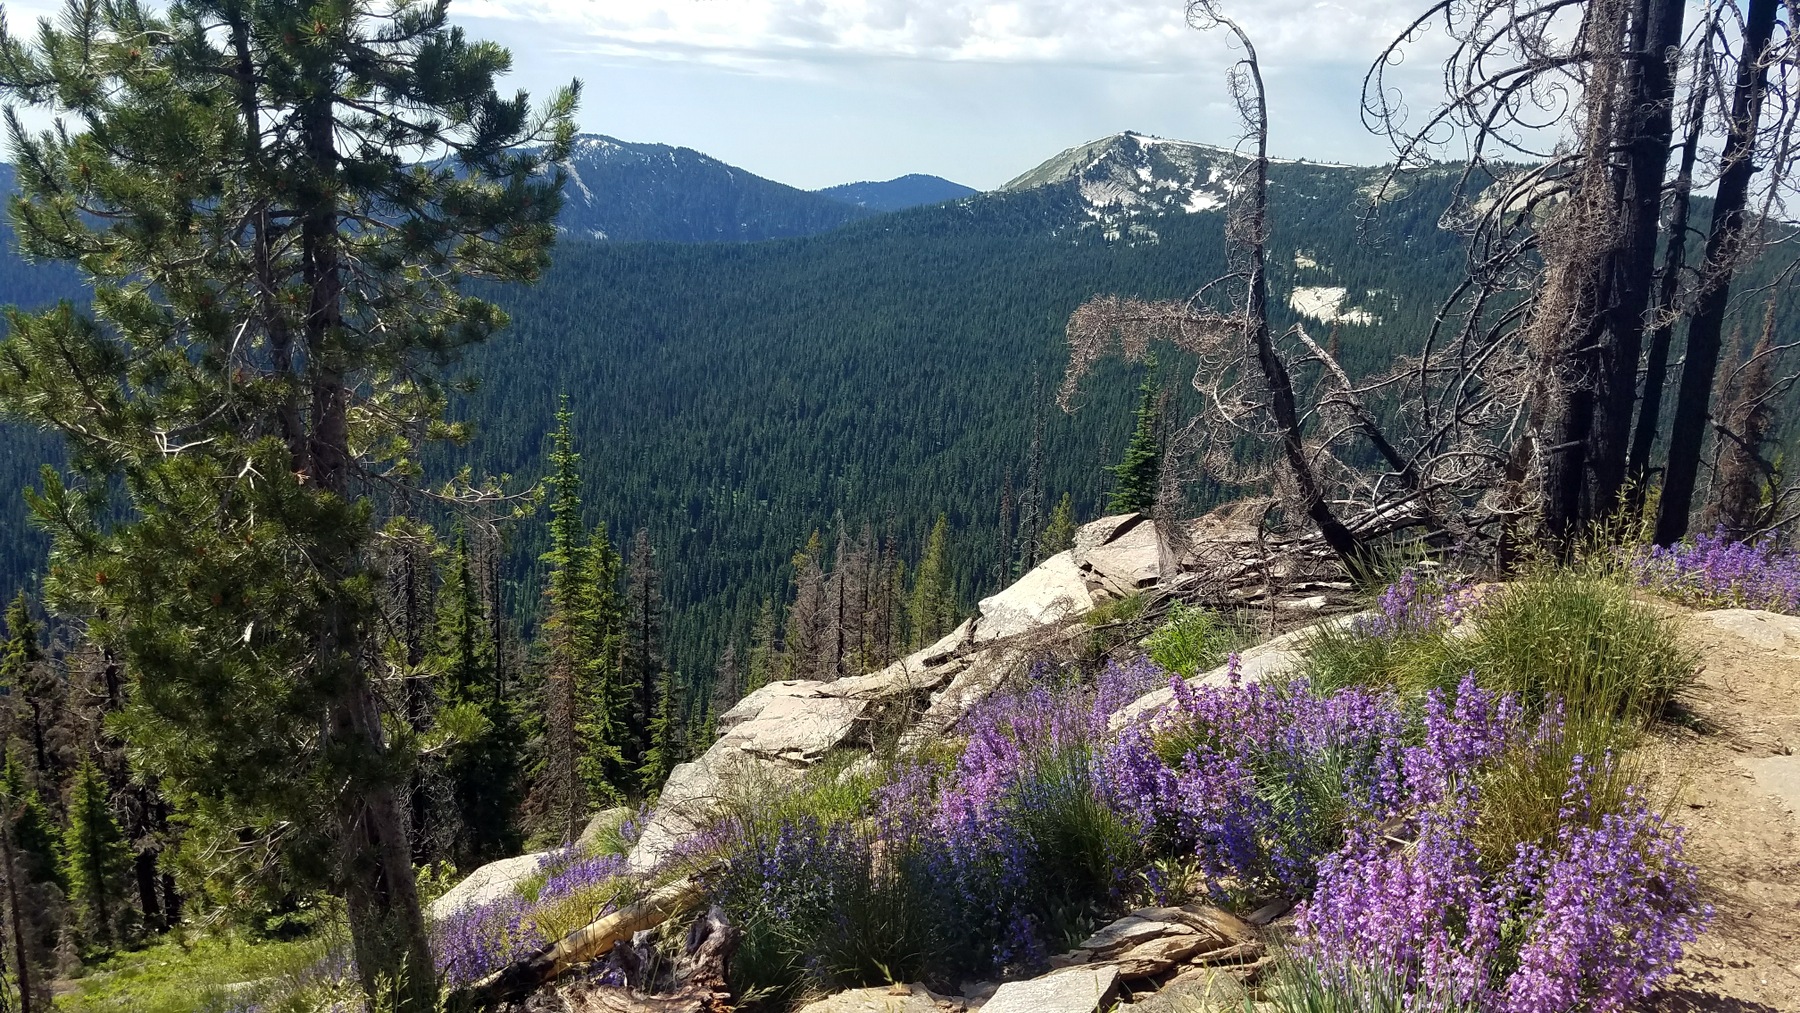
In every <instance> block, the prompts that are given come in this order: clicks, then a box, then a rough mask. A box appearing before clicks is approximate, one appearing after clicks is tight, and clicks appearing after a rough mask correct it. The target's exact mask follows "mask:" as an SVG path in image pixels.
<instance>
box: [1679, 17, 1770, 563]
mask: <svg viewBox="0 0 1800 1013" xmlns="http://www.w3.org/2000/svg"><path fill="white" fill-rule="evenodd" d="M1780 7H1781V5H1780V3H1779V2H1778V0H1750V7H1749V11H1748V13H1746V15H1745V18H1744V42H1743V48H1742V52H1741V54H1740V56H1739V58H1738V73H1737V83H1736V86H1735V87H1734V88H1733V91H1732V98H1731V123H1730V124H1729V132H1728V135H1727V140H1726V144H1725V152H1724V155H1723V156H1722V159H1721V161H1722V165H1721V172H1720V174H1719V188H1718V195H1717V196H1716V197H1715V198H1714V201H1713V215H1712V229H1711V231H1710V232H1709V233H1708V234H1707V237H1706V259H1705V262H1704V266H1703V267H1702V269H1701V278H1700V285H1701V290H1700V295H1699V298H1698V299H1696V300H1695V305H1694V313H1693V317H1692V318H1691V320H1690V321H1689V323H1688V338H1687V358H1686V360H1685V361H1684V362H1683V363H1682V368H1681V392H1680V394H1679V395H1678V396H1677V397H1676V399H1675V428H1674V431H1673V432H1672V433H1671V434H1670V437H1669V466H1668V471H1667V474H1666V475H1665V476H1664V479H1663V491H1662V501H1661V503H1660V504H1659V507H1658V512H1657V516H1656V534H1655V541H1656V544H1658V545H1669V544H1671V543H1673V542H1677V541H1680V540H1681V538H1682V536H1684V535H1686V534H1687V530H1688V517H1689V514H1690V513H1691V512H1692V510H1693V505H1694V485H1695V481H1696V479H1697V478H1698V477H1699V471H1700V448H1701V444H1702V443H1703V442H1704V440H1705V437H1706V421H1707V417H1708V412H1709V406H1710V402H1711V399H1712V390H1713V382H1714V380H1715V378H1716V377H1717V374H1718V369H1719V342H1720V337H1721V335H1722V334H1723V331H1724V326H1725V311H1726V309H1727V308H1728V306H1729V304H1730V301H1731V276H1732V271H1733V268H1734V263H1735V261H1736V258H1737V257H1738V256H1739V255H1740V252H1741V251H1740V249H1739V246H1740V242H1741V240H1742V238H1743V233H1744V225H1745V220H1746V214H1745V204H1746V202H1747V200H1748V198H1749V194H1750V177H1751V176H1752V175H1753V174H1755V172H1756V166H1755V164H1754V163H1753V161H1752V158H1751V156H1752V155H1753V154H1754V152H1755V148H1756V133H1757V121H1758V119H1759V118H1760V117H1761V115H1762V103H1763V96H1764V94H1766V92H1767V90H1768V68H1767V67H1766V66H1765V65H1764V63H1763V61H1764V59H1765V58H1766V56H1767V54H1768V50H1769V41H1770V38H1771V37H1772V36H1773V34H1774V30H1775V16H1776V14H1777V12H1778V11H1779V10H1780Z"/></svg>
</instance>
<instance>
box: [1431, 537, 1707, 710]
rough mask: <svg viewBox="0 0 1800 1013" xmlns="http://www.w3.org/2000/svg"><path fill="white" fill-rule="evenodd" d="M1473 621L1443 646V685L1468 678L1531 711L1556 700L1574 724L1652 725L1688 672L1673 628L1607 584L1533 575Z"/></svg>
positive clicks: (1566, 575) (1689, 664) (1487, 604)
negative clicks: (1469, 629) (1516, 697)
mask: <svg viewBox="0 0 1800 1013" xmlns="http://www.w3.org/2000/svg"><path fill="white" fill-rule="evenodd" d="M1478 616H1479V618H1478V621H1477V622H1476V623H1475V626H1474V632H1473V633H1472V634H1471V635H1468V636H1455V637H1446V638H1444V648H1445V650H1444V661H1443V667H1442V670H1441V676H1442V677H1443V678H1444V679H1446V680H1448V679H1454V678H1455V677H1456V676H1457V674H1459V673H1462V672H1467V671H1471V670H1472V671H1474V672H1475V673H1476V674H1477V676H1478V678H1479V679H1480V680H1481V683H1482V685H1484V686H1488V687H1490V688H1494V689H1498V690H1501V691H1504V692H1509V693H1518V694H1520V695H1521V696H1522V697H1523V698H1524V699H1525V700H1526V701H1527V702H1528V703H1530V704H1532V705H1533V706H1542V705H1544V704H1545V703H1547V702H1548V701H1550V700H1552V699H1555V700H1560V701H1562V704H1563V706H1564V707H1566V708H1567V713H1568V715H1569V716H1570V718H1572V719H1577V720H1581V721H1586V720H1588V719H1589V718H1590V717H1593V718H1611V717H1618V718H1623V719H1626V720H1627V721H1629V722H1638V723H1641V722H1644V721H1648V720H1650V719H1653V718H1655V717H1658V716H1660V715H1661V714H1662V713H1663V712H1664V711H1665V709H1666V707H1667V706H1668V703H1669V700H1670V699H1671V697H1672V696H1673V695H1674V693H1675V690H1676V689H1677V688H1679V687H1680V686H1681V684H1682V683H1683V682H1684V681H1685V680H1686V679H1687V678H1688V677H1689V676H1690V675H1691V674H1692V673H1693V671H1694V667H1695V660H1694V658H1693V657H1692V656H1691V655H1690V653H1689V652H1688V651H1687V649H1686V648H1684V647H1683V646H1682V644H1681V642H1680V640H1679V638H1678V636H1677V633H1676V630H1675V627H1674V625H1673V623H1672V622H1670V621H1669V620H1668V619H1667V618H1665V617H1663V616H1661V615H1658V614H1657V613H1656V612H1655V611H1653V610H1651V609H1650V608H1648V607H1646V606H1644V605H1643V604H1641V603H1639V602H1636V601H1633V600H1632V598H1631V593H1630V592H1629V591H1628V590H1627V589H1626V588H1624V587H1622V586H1620V585H1619V584H1616V583H1614V582H1612V581H1609V580H1604V579H1599V578H1595V577H1591V576H1583V575H1580V574H1574V573H1570V572H1567V571H1550V572H1546V573H1541V574H1537V575H1534V576H1532V577H1530V578H1528V579H1526V580H1522V581H1520V582H1518V583H1516V584H1514V585H1512V586H1511V587H1509V588H1508V589H1507V590H1506V592H1505V593H1503V594H1497V595H1492V596H1490V600H1487V601H1484V602H1483V603H1482V605H1481V606H1480V609H1479V613H1478Z"/></svg>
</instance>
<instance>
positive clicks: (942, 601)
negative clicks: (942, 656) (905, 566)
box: [908, 514, 956, 650]
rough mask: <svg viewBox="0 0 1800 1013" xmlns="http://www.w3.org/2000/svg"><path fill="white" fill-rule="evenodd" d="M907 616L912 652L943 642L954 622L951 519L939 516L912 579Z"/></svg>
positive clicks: (954, 586)
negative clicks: (910, 623) (910, 621)
mask: <svg viewBox="0 0 1800 1013" xmlns="http://www.w3.org/2000/svg"><path fill="white" fill-rule="evenodd" d="M908 612H909V613H910V617H911V620H912V645H913V648H914V649H915V650H917V649H919V648H922V647H929V646H931V645H932V644H935V643H937V642H938V641H939V640H942V639H943V638H944V636H945V635H946V634H948V633H949V632H950V630H951V629H952V628H953V626H954V624H955V622H956V585H955V582H954V581H953V579H952V578H951V574H950V518H949V517H947V516H945V515H943V514H939V515H938V519H937V523H936V524H933V525H932V526H931V535H930V537H929V538H927V539H926V542H925V555H924V556H923V557H922V558H921V559H920V560H919V569H918V571H917V573H916V574H915V575H914V576H913V588H912V598H911V600H910V602H909V606H908Z"/></svg>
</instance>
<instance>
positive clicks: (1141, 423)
mask: <svg viewBox="0 0 1800 1013" xmlns="http://www.w3.org/2000/svg"><path fill="white" fill-rule="evenodd" d="M1135 414H1136V416H1137V428H1136V429H1135V430H1133V432H1132V434H1131V442H1130V443H1129V444H1127V445H1126V447H1125V457H1124V459H1122V460H1121V461H1120V462H1119V463H1118V464H1116V465H1114V466H1112V467H1110V468H1108V469H1107V470H1108V471H1110V472H1112V474H1113V492H1112V498H1111V499H1110V500H1109V501H1108V502H1107V509H1108V510H1111V511H1112V512H1113V513H1149V512H1150V511H1151V510H1152V509H1154V508H1155V506H1156V494H1157V490H1158V489H1159V487H1160V482H1161V478H1162V393H1161V391H1160V389H1159V388H1158V387H1157V383H1156V357H1155V355H1154V354H1152V355H1151V356H1150V358H1149V359H1148V360H1147V361H1146V363H1145V368H1144V381H1143V383H1141V384H1139V385H1138V406H1137V411H1136V413H1135Z"/></svg>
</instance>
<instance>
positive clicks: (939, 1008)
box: [800, 985, 965, 1013]
mask: <svg viewBox="0 0 1800 1013" xmlns="http://www.w3.org/2000/svg"><path fill="white" fill-rule="evenodd" d="M964 1008H965V1006H964V1003H963V1002H962V1001H961V1000H959V999H950V998H946V997H944V996H941V995H938V994H937V993H936V992H933V991H932V990H931V989H928V988H926V987H925V986H924V985H890V986H888V987H886V988H858V989H852V990H851V991H848V992H839V993H838V994H836V995H834V996H829V997H827V998H824V999H820V1000H819V1001H818V1002H812V1003H807V1004H806V1005H805V1006H802V1007H800V1013H950V1011H956V1010H961V1009H964Z"/></svg>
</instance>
